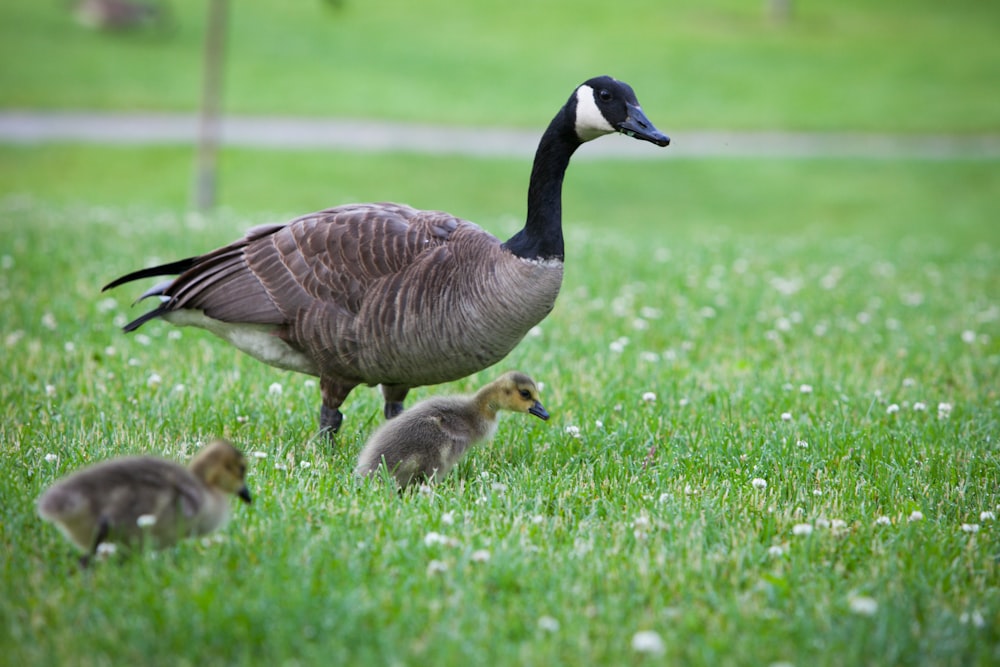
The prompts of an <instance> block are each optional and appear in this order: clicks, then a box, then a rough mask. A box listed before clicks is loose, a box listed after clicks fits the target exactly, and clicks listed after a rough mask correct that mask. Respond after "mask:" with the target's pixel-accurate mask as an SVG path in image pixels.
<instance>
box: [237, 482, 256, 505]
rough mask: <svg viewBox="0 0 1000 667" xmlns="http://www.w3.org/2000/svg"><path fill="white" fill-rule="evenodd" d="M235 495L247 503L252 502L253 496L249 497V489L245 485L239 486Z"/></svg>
mask: <svg viewBox="0 0 1000 667" xmlns="http://www.w3.org/2000/svg"><path fill="white" fill-rule="evenodd" d="M236 495H237V496H238V497H239V499H240V500H242V501H243V502H245V503H246V504H247V505H249V504H251V503H252V502H253V498H251V497H250V489H248V488H247V487H245V486H244V487H243V488H241V489H240V490H239V491H237V492H236Z"/></svg>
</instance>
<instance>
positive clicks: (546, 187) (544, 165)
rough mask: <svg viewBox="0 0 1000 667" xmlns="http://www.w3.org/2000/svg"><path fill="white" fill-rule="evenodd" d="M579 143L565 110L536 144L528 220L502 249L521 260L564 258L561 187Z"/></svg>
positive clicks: (530, 185) (568, 113) (560, 112)
mask: <svg viewBox="0 0 1000 667" xmlns="http://www.w3.org/2000/svg"><path fill="white" fill-rule="evenodd" d="M581 143H582V142H581V141H580V139H579V138H578V137H577V136H576V131H575V130H574V129H573V121H572V114H571V113H570V112H569V111H568V110H567V108H566V107H564V108H563V109H562V110H560V111H559V113H558V114H556V117H555V118H553V119H552V122H551V123H549V127H548V128H547V129H546V130H545V133H544V134H543V135H542V139H541V141H540V142H538V150H537V151H536V152H535V162H534V165H533V166H532V168H531V181H530V182H529V183H528V217H527V220H526V221H525V223H524V229H522V230H521V231H519V232H518V233H517V234H514V236H512V237H510V239H508V240H507V242H506V243H504V247H505V248H507V250H509V251H510V252H512V253H514V254H515V255H517V256H518V257H522V258H524V259H559V260H561V259H563V232H562V184H563V176H564V175H565V174H566V167H567V166H568V165H569V159H570V158H571V157H572V156H573V152H574V151H576V149H577V148H579V147H580V144H581Z"/></svg>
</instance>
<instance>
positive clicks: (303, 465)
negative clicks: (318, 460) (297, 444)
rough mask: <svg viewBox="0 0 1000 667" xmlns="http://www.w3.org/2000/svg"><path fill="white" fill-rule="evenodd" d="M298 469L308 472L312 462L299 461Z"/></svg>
mask: <svg viewBox="0 0 1000 667" xmlns="http://www.w3.org/2000/svg"><path fill="white" fill-rule="evenodd" d="M299 467H300V468H302V469H303V470H308V469H309V468H312V461H299Z"/></svg>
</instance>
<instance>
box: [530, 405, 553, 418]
mask: <svg viewBox="0 0 1000 667" xmlns="http://www.w3.org/2000/svg"><path fill="white" fill-rule="evenodd" d="M528 412H530V413H531V414H533V415H535V416H536V417H538V418H539V419H541V420H543V421H544V420H547V419H548V418H549V413H548V411H547V410H546V409H545V408H543V407H542V404H541V403H539V402H538V401H535V403H534V405H532V406H531V407H530V408H528Z"/></svg>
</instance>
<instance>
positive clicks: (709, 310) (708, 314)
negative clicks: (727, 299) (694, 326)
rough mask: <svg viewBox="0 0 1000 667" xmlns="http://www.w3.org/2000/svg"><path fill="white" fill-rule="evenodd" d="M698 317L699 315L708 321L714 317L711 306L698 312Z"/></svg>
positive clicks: (713, 309)
mask: <svg viewBox="0 0 1000 667" xmlns="http://www.w3.org/2000/svg"><path fill="white" fill-rule="evenodd" d="M698 315H700V316H701V318H702V319H703V320H710V319H712V318H713V317H715V308H712V307H711V306H704V307H702V308H701V309H700V310H699V311H698Z"/></svg>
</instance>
